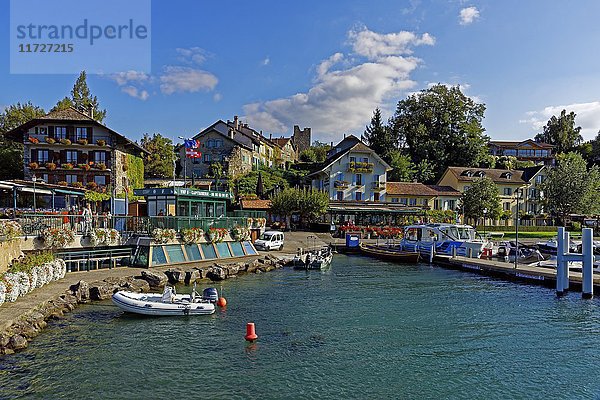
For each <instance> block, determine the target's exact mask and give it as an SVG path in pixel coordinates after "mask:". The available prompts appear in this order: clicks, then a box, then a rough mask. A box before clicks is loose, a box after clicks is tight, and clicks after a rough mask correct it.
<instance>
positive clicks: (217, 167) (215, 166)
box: [208, 162, 224, 190]
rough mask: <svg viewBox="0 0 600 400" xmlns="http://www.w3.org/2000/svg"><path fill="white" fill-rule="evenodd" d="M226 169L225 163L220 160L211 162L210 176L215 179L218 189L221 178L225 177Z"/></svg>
mask: <svg viewBox="0 0 600 400" xmlns="http://www.w3.org/2000/svg"><path fill="white" fill-rule="evenodd" d="M223 175H224V169H223V164H221V163H220V162H212V163H210V167H209V168H208V177H209V178H212V179H214V180H215V186H216V187H217V190H218V188H219V186H220V183H221V178H223Z"/></svg>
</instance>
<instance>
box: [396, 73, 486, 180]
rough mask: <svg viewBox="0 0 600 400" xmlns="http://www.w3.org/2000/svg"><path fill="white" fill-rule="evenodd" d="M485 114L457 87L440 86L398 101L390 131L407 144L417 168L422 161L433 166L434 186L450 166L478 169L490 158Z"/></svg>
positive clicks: (481, 106) (482, 107) (480, 107)
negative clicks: (483, 121) (483, 161)
mask: <svg viewBox="0 0 600 400" xmlns="http://www.w3.org/2000/svg"><path fill="white" fill-rule="evenodd" d="M484 112H485V105H484V104H479V103H476V102H474V101H473V100H472V99H471V98H469V97H467V96H465V95H464V94H463V93H462V92H461V90H460V88H459V87H458V86H453V87H448V86H446V85H442V84H438V85H435V86H433V87H431V88H429V89H426V90H422V91H421V92H419V93H416V94H413V95H410V96H409V97H407V98H406V99H404V100H401V101H399V102H398V106H397V108H396V113H395V114H394V117H393V119H392V123H391V129H392V130H393V135H394V136H395V137H398V138H400V139H401V140H403V141H405V145H406V148H407V151H408V154H409V155H410V157H411V160H412V162H413V163H415V165H418V164H419V163H420V162H421V161H423V160H426V161H427V162H429V163H430V164H431V167H432V170H433V178H432V179H430V180H429V181H430V182H432V181H434V180H436V179H439V177H441V175H442V174H443V173H444V171H445V169H446V168H447V167H449V166H453V165H454V166H456V165H459V166H466V167H471V166H477V165H478V164H479V162H480V160H481V159H482V158H483V157H485V156H486V155H487V153H488V149H487V142H488V140H489V138H488V137H487V136H485V135H484V131H485V129H484V128H483V126H482V124H481V123H482V120H483V117H484ZM400 139H399V140H400Z"/></svg>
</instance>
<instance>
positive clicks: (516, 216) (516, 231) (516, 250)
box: [515, 188, 523, 269]
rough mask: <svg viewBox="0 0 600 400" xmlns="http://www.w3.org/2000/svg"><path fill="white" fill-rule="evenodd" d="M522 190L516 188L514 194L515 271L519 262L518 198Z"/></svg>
mask: <svg viewBox="0 0 600 400" xmlns="http://www.w3.org/2000/svg"><path fill="white" fill-rule="evenodd" d="M522 192H523V189H521V188H517V190H515V193H516V195H517V212H516V214H515V221H516V222H515V269H516V268H517V263H518V262H519V261H518V260H519V219H520V216H519V197H521V193H522Z"/></svg>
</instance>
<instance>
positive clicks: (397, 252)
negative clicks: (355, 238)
mask: <svg viewBox="0 0 600 400" xmlns="http://www.w3.org/2000/svg"><path fill="white" fill-rule="evenodd" d="M360 250H361V252H362V253H363V254H366V255H369V256H372V257H376V258H380V259H385V260H390V261H395V262H400V263H407V264H415V263H417V262H419V252H416V251H406V250H402V248H401V247H400V246H387V245H382V246H379V245H372V244H366V243H361V244H360Z"/></svg>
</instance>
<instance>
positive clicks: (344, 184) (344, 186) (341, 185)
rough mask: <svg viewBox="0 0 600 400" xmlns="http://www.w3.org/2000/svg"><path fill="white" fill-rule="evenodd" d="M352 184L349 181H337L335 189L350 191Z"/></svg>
mask: <svg viewBox="0 0 600 400" xmlns="http://www.w3.org/2000/svg"><path fill="white" fill-rule="evenodd" d="M349 185H350V184H349V183H348V182H347V181H335V182H333V187H334V188H336V189H348V186H349Z"/></svg>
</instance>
